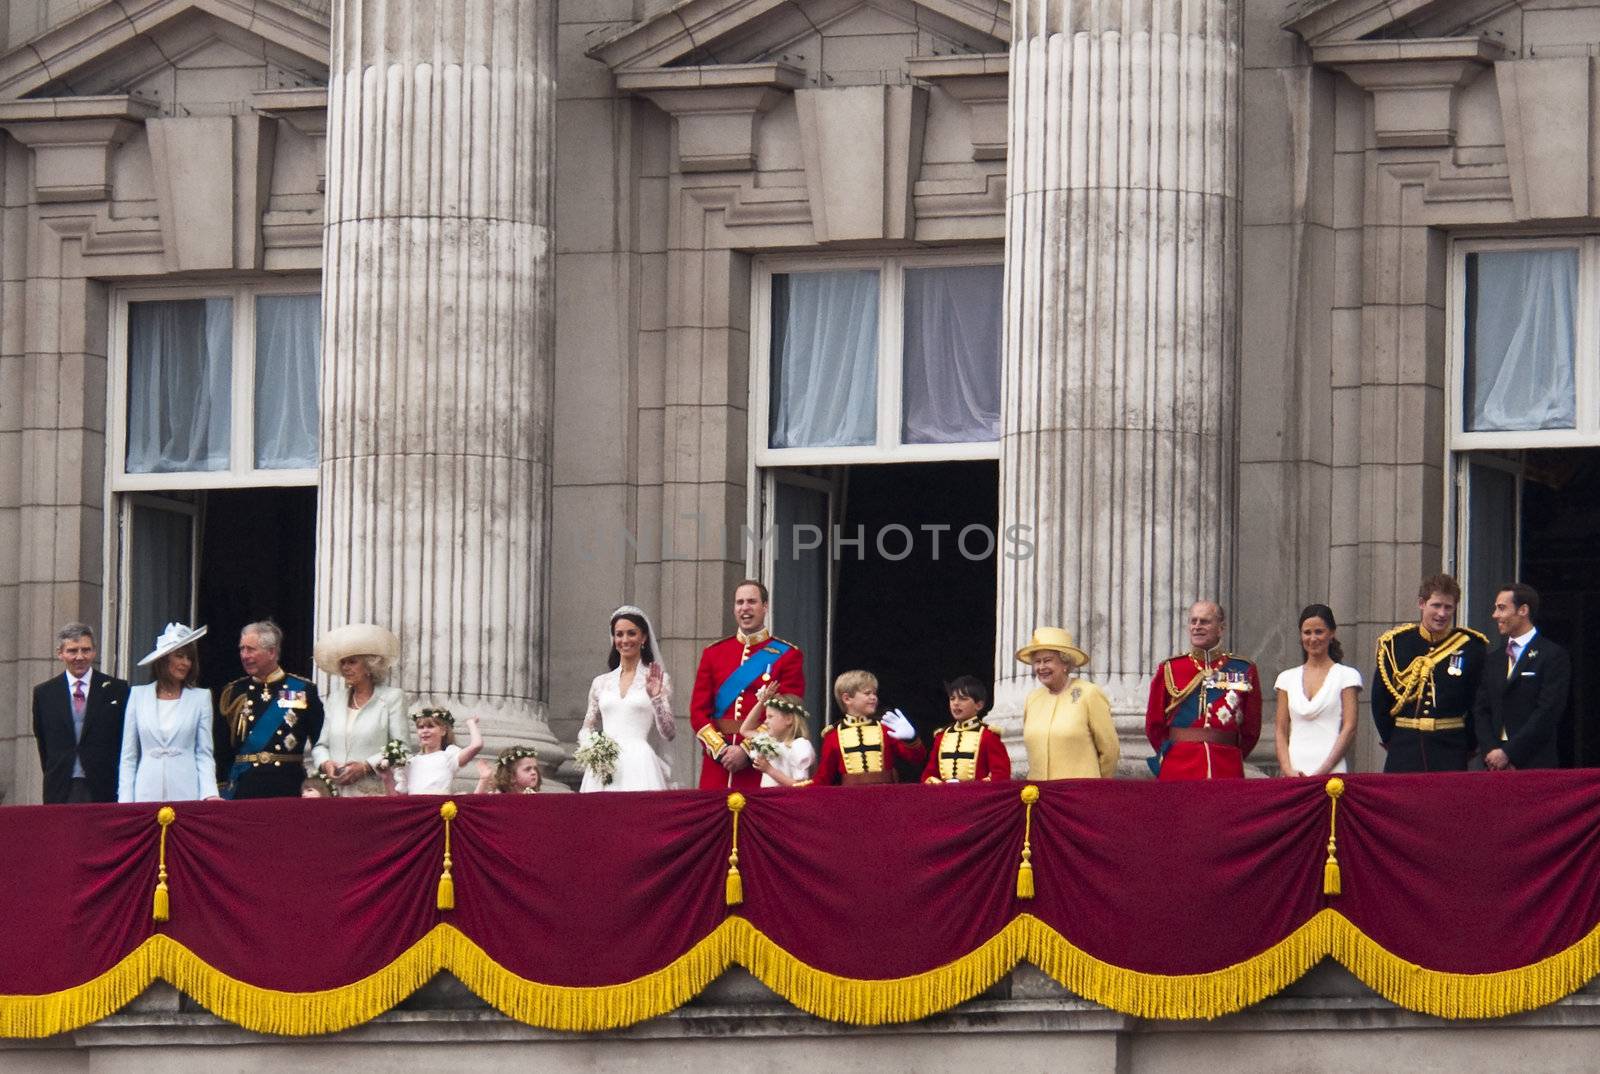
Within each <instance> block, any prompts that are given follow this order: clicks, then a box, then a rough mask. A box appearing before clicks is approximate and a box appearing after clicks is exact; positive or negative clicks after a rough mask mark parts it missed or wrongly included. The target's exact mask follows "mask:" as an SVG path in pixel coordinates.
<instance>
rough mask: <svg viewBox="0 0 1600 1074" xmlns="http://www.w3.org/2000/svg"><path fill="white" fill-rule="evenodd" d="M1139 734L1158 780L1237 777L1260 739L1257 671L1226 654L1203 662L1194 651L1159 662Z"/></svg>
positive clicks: (1259, 684) (1242, 661)
mask: <svg viewBox="0 0 1600 1074" xmlns="http://www.w3.org/2000/svg"><path fill="white" fill-rule="evenodd" d="M1185 725H1186V726H1185ZM1144 730H1145V736H1146V737H1147V738H1149V739H1150V745H1151V746H1153V747H1155V750H1156V758H1155V759H1153V766H1155V765H1159V769H1158V775H1159V777H1160V778H1161V779H1168V780H1171V779H1224V778H1228V777H1233V778H1239V777H1242V776H1243V775H1244V759H1245V757H1246V756H1248V755H1249V753H1250V751H1251V750H1253V749H1255V745H1256V741H1257V740H1258V739H1259V738H1260V737H1261V680H1260V678H1259V676H1258V675H1257V674H1256V666H1255V665H1254V664H1252V663H1251V662H1250V661H1248V660H1246V659H1244V658H1243V657H1238V656H1234V655H1232V654H1231V653H1221V654H1219V655H1218V656H1216V657H1214V658H1213V659H1211V660H1210V662H1209V663H1208V662H1207V661H1206V658H1205V654H1203V653H1200V652H1198V651H1194V652H1188V653H1185V654H1184V655H1182V656H1174V657H1173V658H1172V659H1170V660H1166V661H1163V662H1162V664H1161V666H1160V667H1158V668H1157V669H1156V674H1155V678H1154V679H1153V680H1152V681H1151V683H1150V704H1149V706H1148V707H1147V708H1146V709H1145V717H1144Z"/></svg>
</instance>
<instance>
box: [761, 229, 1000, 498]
mask: <svg viewBox="0 0 1600 1074" xmlns="http://www.w3.org/2000/svg"><path fill="white" fill-rule="evenodd" d="M1000 264H1003V251H1001V250H998V249H993V248H985V249H973V250H961V251H940V252H931V253H914V254H896V255H877V256H871V257H865V256H863V257H841V256H835V257H772V258H761V259H759V260H758V261H757V262H756V263H755V265H754V266H753V267H752V272H753V274H754V277H753V279H752V281H751V288H750V324H751V332H750V348H751V349H750V370H751V376H750V393H751V398H750V415H751V419H750V458H751V459H752V460H754V465H755V466H757V467H760V468H767V467H774V466H782V467H800V466H845V465H850V464H852V463H894V462H947V461H957V460H966V459H999V458H1000V442H999V440H988V441H978V442H973V443H965V444H904V443H901V442H900V433H901V428H900V427H901V423H902V417H901V413H900V410H901V406H902V402H903V389H902V380H903V376H902V374H903V370H904V366H905V354H904V338H905V336H904V320H905V270H906V269H918V268H960V267H963V266H971V265H1000ZM874 268H875V269H877V270H878V363H877V364H878V384H877V388H878V408H877V439H876V440H875V441H874V442H873V443H871V444H861V445H856V446H851V447H802V448H774V447H769V446H768V443H769V437H770V435H771V434H770V432H769V429H770V425H771V420H772V277H773V276H774V275H778V274H783V273H789V272H826V271H837V270H847V271H848V270H855V271H859V270H861V269H874Z"/></svg>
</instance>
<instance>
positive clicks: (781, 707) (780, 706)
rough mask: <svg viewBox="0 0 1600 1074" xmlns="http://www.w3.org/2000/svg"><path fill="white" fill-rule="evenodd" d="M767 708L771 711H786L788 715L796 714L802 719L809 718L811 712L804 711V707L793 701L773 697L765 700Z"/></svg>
mask: <svg viewBox="0 0 1600 1074" xmlns="http://www.w3.org/2000/svg"><path fill="white" fill-rule="evenodd" d="M767 708H768V709H770V710H772V711H773V712H787V713H788V714H789V715H790V716H798V717H800V718H801V719H802V720H809V719H811V713H809V712H807V711H806V707H805V706H804V705H798V704H796V703H795V702H793V701H780V700H779V699H777V698H773V699H772V700H771V701H768V702H767Z"/></svg>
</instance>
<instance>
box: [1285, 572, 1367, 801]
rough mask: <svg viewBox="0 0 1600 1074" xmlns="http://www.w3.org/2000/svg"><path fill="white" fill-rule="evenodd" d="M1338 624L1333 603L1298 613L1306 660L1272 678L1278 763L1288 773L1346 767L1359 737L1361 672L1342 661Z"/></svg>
mask: <svg viewBox="0 0 1600 1074" xmlns="http://www.w3.org/2000/svg"><path fill="white" fill-rule="evenodd" d="M1338 629H1339V624H1338V623H1336V622H1335V621H1334V618H1333V609H1331V608H1329V607H1328V606H1327V605H1326V604H1313V605H1311V606H1310V607H1309V608H1307V609H1306V610H1305V611H1303V612H1301V613H1300V650H1301V652H1303V653H1304V654H1305V657H1306V662H1305V663H1303V664H1301V665H1300V666H1299V667H1297V668H1290V669H1289V670H1287V671H1285V672H1284V673H1283V674H1281V675H1279V676H1278V681H1277V682H1276V683H1274V686H1275V687H1276V688H1277V692H1278V721H1277V729H1278V736H1277V737H1278V768H1279V770H1280V771H1281V772H1282V773H1283V774H1284V775H1286V776H1326V775H1328V774H1329V773H1332V772H1345V771H1348V770H1349V767H1350V766H1349V764H1348V763H1347V762H1346V761H1345V753H1346V752H1348V751H1349V749H1350V743H1351V741H1352V740H1354V739H1355V737H1356V708H1357V703H1358V702H1359V700H1360V694H1361V685H1362V684H1361V672H1359V671H1357V670H1356V669H1355V668H1353V667H1351V666H1350V665H1349V664H1345V663H1341V661H1342V660H1343V659H1344V652H1343V651H1342V649H1341V647H1340V645H1339V639H1338V637H1337V632H1338Z"/></svg>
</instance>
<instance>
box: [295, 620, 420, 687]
mask: <svg viewBox="0 0 1600 1074" xmlns="http://www.w3.org/2000/svg"><path fill="white" fill-rule="evenodd" d="M347 656H381V657H383V658H384V659H385V660H387V661H389V662H390V663H391V664H392V663H394V662H395V661H396V660H398V659H400V639H399V638H397V637H395V635H394V632H393V631H390V630H385V629H383V627H381V626H374V625H372V624H371V623H350V624H348V625H346V626H342V627H338V628H336V629H334V630H330V631H328V632H327V633H326V634H324V635H322V637H320V638H318V639H317V644H316V645H314V646H312V649H311V659H313V660H315V661H316V662H317V667H319V668H321V669H322V670H323V671H326V672H327V673H328V674H329V675H337V674H339V661H341V660H343V659H344V658H345V657H347Z"/></svg>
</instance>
